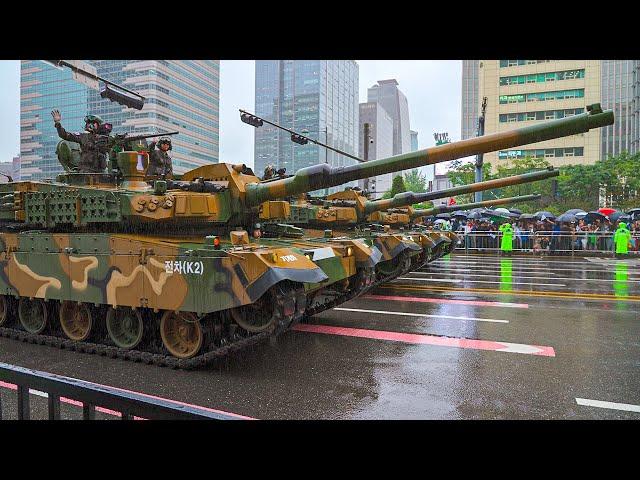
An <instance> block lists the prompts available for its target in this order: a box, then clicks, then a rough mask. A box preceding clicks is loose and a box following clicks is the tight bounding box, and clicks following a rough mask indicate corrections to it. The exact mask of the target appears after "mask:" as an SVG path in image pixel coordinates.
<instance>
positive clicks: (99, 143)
mask: <svg viewBox="0 0 640 480" xmlns="http://www.w3.org/2000/svg"><path fill="white" fill-rule="evenodd" d="M55 127H56V130H57V131H58V136H59V137H60V138H62V139H63V140H66V141H68V142H74V143H79V144H80V152H81V153H80V165H79V168H80V172H81V173H101V172H103V171H104V169H105V168H106V166H107V156H106V154H105V153H104V151H103V149H104V146H103V143H104V141H103V140H102V139H101V138H100V137H101V136H100V135H96V134H95V133H88V132H82V133H70V132H67V131H66V130H65V129H64V128H63V127H62V125H61V124H60V122H56V123H55Z"/></svg>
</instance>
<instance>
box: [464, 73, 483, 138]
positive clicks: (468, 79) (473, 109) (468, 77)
mask: <svg viewBox="0 0 640 480" xmlns="http://www.w3.org/2000/svg"><path fill="white" fill-rule="evenodd" d="M479 66H480V61H478V60H463V61H462V140H466V139H467V138H473V137H475V136H476V134H477V131H478V108H479V105H480V101H479V100H478V70H479Z"/></svg>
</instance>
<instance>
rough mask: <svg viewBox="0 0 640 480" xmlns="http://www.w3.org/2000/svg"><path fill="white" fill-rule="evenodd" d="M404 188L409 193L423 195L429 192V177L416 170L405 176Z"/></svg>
mask: <svg viewBox="0 0 640 480" xmlns="http://www.w3.org/2000/svg"><path fill="white" fill-rule="evenodd" d="M404 186H405V187H406V189H407V191H408V192H414V193H422V192H426V191H427V176H426V175H423V174H422V173H420V169H418V168H414V169H413V170H411V171H410V172H409V173H406V174H405V175H404Z"/></svg>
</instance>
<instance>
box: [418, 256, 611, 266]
mask: <svg viewBox="0 0 640 480" xmlns="http://www.w3.org/2000/svg"><path fill="white" fill-rule="evenodd" d="M501 260H511V263H512V264H513V265H514V266H516V265H518V266H522V267H546V268H554V267H555V266H557V265H571V266H576V265H584V263H583V262H582V261H581V260H579V259H578V260H576V261H574V262H520V261H517V260H513V257H510V258H509V257H505V258H502V259H498V260H484V261H481V262H468V261H458V260H450V261H446V260H434V261H433V262H430V263H434V264H439V265H479V266H482V267H484V266H487V265H500V261H501ZM597 265H598V264H593V263H590V264H589V266H590V267H595V266H597ZM604 266H605V265H603V267H604ZM606 266H610V265H606Z"/></svg>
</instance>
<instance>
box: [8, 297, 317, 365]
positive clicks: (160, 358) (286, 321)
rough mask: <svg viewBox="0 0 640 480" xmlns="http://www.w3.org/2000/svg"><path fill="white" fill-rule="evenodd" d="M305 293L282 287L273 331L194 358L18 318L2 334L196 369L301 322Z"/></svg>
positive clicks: (248, 337) (84, 351)
mask: <svg viewBox="0 0 640 480" xmlns="http://www.w3.org/2000/svg"><path fill="white" fill-rule="evenodd" d="M304 297H305V295H304V289H303V288H302V287H300V288H284V289H282V290H281V291H279V292H278V297H277V301H276V303H277V305H278V307H279V308H278V313H277V315H278V317H279V318H278V319H277V324H276V325H275V328H274V329H273V330H272V331H265V332H260V333H256V334H249V336H247V337H242V338H239V339H236V340H234V341H232V342H231V343H228V344H226V345H223V346H219V347H215V348H214V349H212V350H209V351H207V352H204V353H201V354H199V355H196V356H194V357H192V358H176V357H174V356H172V355H169V354H163V353H154V352H149V351H141V350H135V349H132V350H129V349H125V348H120V347H116V346H113V345H107V344H103V343H93V342H78V341H73V340H69V339H67V338H64V337H57V336H53V335H43V334H33V333H29V332H26V331H24V330H20V328H21V326H20V324H19V322H17V321H15V322H14V327H0V337H4V338H9V339H12V340H19V341H22V342H25V343H33V344H38V345H47V346H50V347H55V348H59V349H61V350H71V351H75V352H81V353H88V354H93V355H100V356H103V357H109V358H119V359H122V360H129V361H132V362H139V363H145V364H147V365H156V366H160V367H168V368H173V369H182V370H193V369H196V368H202V367H204V366H206V365H210V364H211V363H213V362H214V361H216V360H218V359H223V358H226V357H229V356H231V355H232V354H235V353H239V352H242V351H245V350H247V349H248V348H250V347H252V346H254V345H257V344H258V343H261V342H263V341H265V340H267V339H269V338H270V337H273V336H277V335H279V334H280V333H282V332H284V331H286V330H287V329H288V327H289V326H291V325H293V324H294V323H297V322H298V321H300V319H301V318H302V316H303V313H304V306H305V305H304V301H303V302H302V305H300V299H301V298H304ZM293 299H296V300H298V303H297V308H296V305H294V308H293V313H292V314H289V315H288V314H286V309H287V306H288V307H289V308H290V307H291V302H292V300H293ZM287 304H288V305H287ZM301 307H302V308H301Z"/></svg>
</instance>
